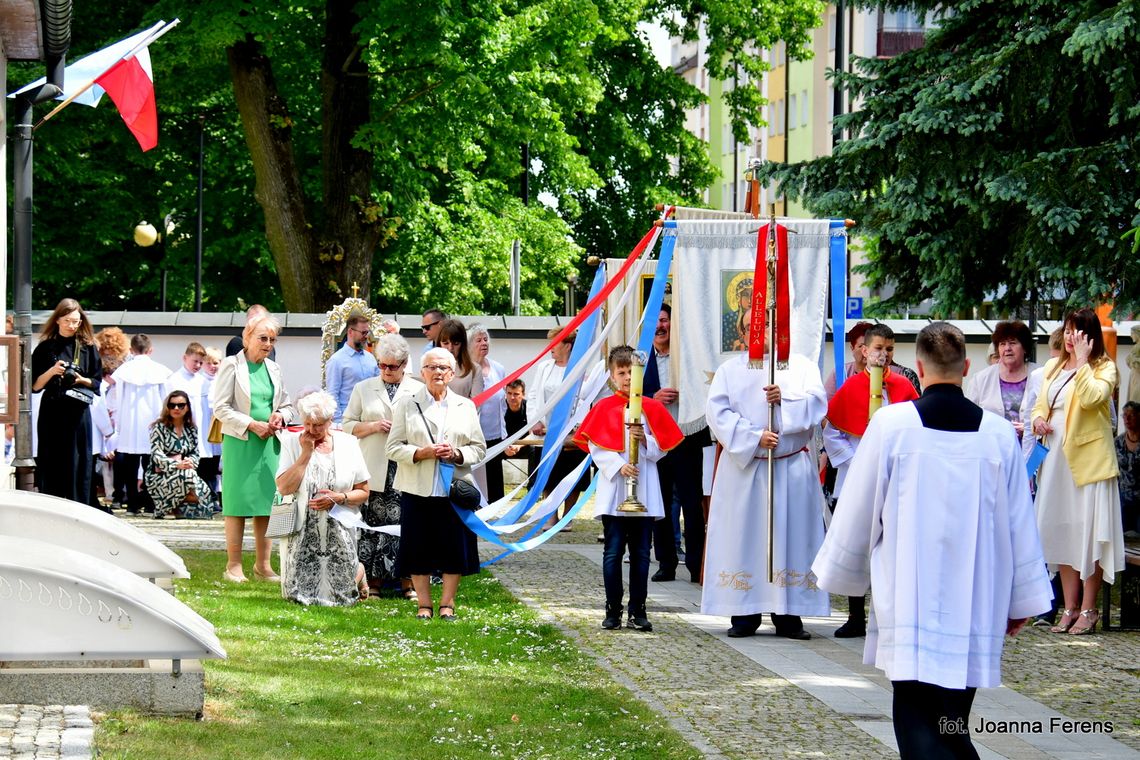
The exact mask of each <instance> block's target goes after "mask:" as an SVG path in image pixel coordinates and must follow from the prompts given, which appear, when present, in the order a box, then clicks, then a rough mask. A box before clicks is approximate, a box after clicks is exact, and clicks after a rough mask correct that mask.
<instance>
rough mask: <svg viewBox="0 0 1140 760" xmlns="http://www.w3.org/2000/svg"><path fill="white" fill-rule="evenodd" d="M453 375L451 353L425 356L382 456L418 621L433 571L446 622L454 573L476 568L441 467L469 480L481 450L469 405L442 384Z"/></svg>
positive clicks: (472, 544)
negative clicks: (391, 471) (389, 463)
mask: <svg viewBox="0 0 1140 760" xmlns="http://www.w3.org/2000/svg"><path fill="white" fill-rule="evenodd" d="M454 374H455V357H454V356H453V355H452V354H451V352H450V351H447V350H446V349H442V348H433V349H431V350H430V351H428V352H427V353H425V354H424V355H423V359H422V360H421V361H420V376H421V377H422V378H423V381H424V387H423V388H421V389H420V390H418V391H416V392H415V393H414V394H412V395H411V396H409V397H407V398H404V399H402V400H401V401H400V402H399V403H398V404H397V405H396V408H395V410H394V411H393V413H392V429H391V430H390V431H389V433H388V458H389V459H392V460H394V461H395V462H396V463H397V467H396V479H395V481H394V482H393V487H394V488H395V489H396V490H398V491H399V492H400V493H401V504H400V531H401V535H400V551H399V558H398V562H397V567H398V571H399V572H400V574H401V575H410V576H411V577H412V587H413V588H414V589H415V591H416V599H417V602H418V604H419V611H418V612H417V613H416V617H417V618H420V619H421V620H430V619H431V617H432V615H433V611H434V610H433V608H432V599H431V585H430V583H429V579H430V576H431V575H432V574H434V573H439V574H440V575H442V576H443V591H442V593H441V595H440V600H439V617H440V619H442V620H447V621H452V620H455V594H456V592H457V591H458V589H459V578H460V576H462V575H473V574H474V573H477V572H479V552H478V549H477V546H476V540H475V534H474V533H472V532H471V531H470V530H469V529H468V528H467V526H466V525H464V524H463V521H462V520H461V519H460V518H459V515H458V514H457V513H456V512H455V509H454V508H453V507H452V504H451V500H450V499H449V498H448V492H447V489H446V487H445V485H444V479H443V469H442V467H441V465H450V466H452V467H454V468H455V469H454V477H456V478H461V477H462V478H466V479H468V480H471V475H470V472H471V465H473V464H476V463H478V462H479V461H480V460H481V459H483V456H484V455H485V454H486V452H487V444H486V442H485V441H484V439H483V431H482V429H481V428H480V426H479V414H478V412H476V411H475V404H473V403H472V402H471V400H470V399H468V398H464V397H463V396H461V395H459V393H457V392H455V391H453V390H449V389H448V383H449V382H450V381H451V379H452V377H453V376H454Z"/></svg>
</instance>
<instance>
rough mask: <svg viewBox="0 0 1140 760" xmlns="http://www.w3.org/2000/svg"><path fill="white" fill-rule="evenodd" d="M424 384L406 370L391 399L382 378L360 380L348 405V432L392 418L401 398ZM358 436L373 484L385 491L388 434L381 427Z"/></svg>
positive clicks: (371, 483)
mask: <svg viewBox="0 0 1140 760" xmlns="http://www.w3.org/2000/svg"><path fill="white" fill-rule="evenodd" d="M423 386H424V384H423V383H422V382H420V381H419V380H418V379H416V378H414V377H412V375H411V374H410V373H407V372H405V373H404V379H403V380H401V381H400V386H399V387H398V388H397V389H396V395H395V396H394V397H393V398H392V399H391V400H388V391H387V389H386V388H385V387H384V380H383V379H382V378H380V377H379V376H377V377H370V378H368V379H367V380H362V381H360V382H359V383H357V384H356V387H355V388H353V389H352V396H351V397H350V398H349V399H348V406H346V407H345V409H344V418H343V421H342V424H343V426H344V432H346V433H349V434H351V433H352V432H353V430H355V428H356V426H357V425H358V424H359V423H361V422H375V421H377V420H390V419H392V411H393V410H394V409H395V408H396V405H397V404H398V403H399V402H400V399H402V398H405V397H407V396H411V395H412V394H414V393H415V392H416V391H417V390H419V389H420V388H423ZM413 408H414V407H413ZM356 440H357V441H358V442H359V443H360V451H361V453H362V454H364V462H365V463H366V464H367V465H368V472H369V475H370V476H371V477H370V478H369V481H368V482H369V488H370V489H371V490H373V491H377V492H379V491H383V490H384V484H385V482H386V481H387V480H388V434H387V433H385V432H383V431H378V432H376V433H372V434H371V435H366V436H364V437H363V438H357V439H356Z"/></svg>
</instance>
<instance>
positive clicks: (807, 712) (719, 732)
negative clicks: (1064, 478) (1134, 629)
mask: <svg viewBox="0 0 1140 760" xmlns="http://www.w3.org/2000/svg"><path fill="white" fill-rule="evenodd" d="M594 532H596V530H595V531H594ZM576 538H577V539H578V542H575V543H571V544H569V545H567V544H554V545H548V546H546V547H544V548H543V549H542V550H539V551H532V552H528V553H526V554H522V555H518V556H515V557H511V558H510V559H509V560H507V561H504V562H501V563H499V564H498V565H496V566H495V568H494V572H495V574H496V576H498V577H499V578H500V579H501V580H502V581H503V583H504V584H506V585H507V587H508V588H510V589H511V590H512V591H513V592H514V593H515V594H516V595H517V596H519V597H520V598H521V599H523V600H524V601H526V602H527V603H528V604H530V605H532V606H534V607H536V608H537V609H539V610H540V611H541V612H542V613H543V614H545V615H546V616H548V617H549V618H550V619H551V620H552V621H554V622H555V623H556V624H558V625H559V626H561V627H562V628H563V630H565V631H566V632H567V633H568V635H569V636H571V637H572V638H573V639H574V640H576V641H577V643H578V644H579V645H580V646H581V647H582V648H584V649H585V650H587V651H589V652H590V653H591V654H592V655H593V656H594V657H595V658H596V659H597V660H598V661H599V662H600V663H601V664H602V666H603V667H605V668H607V669H608V670H609V671H610V672H612V673H613V674H614V675H615V677H616V678H617V679H618V680H619V681H620V682H621V683H623V684H624V685H625V686H627V687H629V688H630V689H632V690H633V691H634V692H635V693H636V694H637V695H638V696H639V697H640V698H642V699H643V700H645V701H646V702H647V703H649V704H650V705H651V706H653V707H654V708H655V709H657V710H658V711H660V712H661V713H662V714H664V715H665V716H666V717H668V718H669V719H670V721H671V722H672V723H673V725H674V726H675V727H676V728H677V729H678V730H679V731H681V733H682V734H683V735H684V736H685V737H686V738H687V739H688V740H689V741H690V742H691V743H692V744H693V746H694V747H695V748H696V749H697V750H699V751H700V752H701V754H702V755H703V756H705V757H712V758H722V757H723V758H752V757H758V756H760V755H761V754H763V755H765V756H773V757H836V756H840V755H841V756H844V757H856V756H858V757H864V758H874V757H894V756H897V748H896V744H895V740H894V731H893V728H892V725H891V721H890V714H891V691H890V684H889V682H887V681H886V679H885V678H884V677H883V676H882V674H881V673H880V672H879V671H877V670H875V669H873V668H870V667H867V666H865V665H863V664H862V645H863V640H862V639H858V640H839V639H835V638H834V636H833V633H834V630H835V628H837V627H838V625H839V624H840V623H841V622H842V620H843V616H841V615H838V614H836V615H834V616H833V617H831V618H807V619H805V626H806V628H807V629H808V630H809V631H811V633H812V634H813V638H812V640H811V641H806V642H798V641H788V640H785V639H780V638H776V637H775V636H774V635H763V634H766V633H767V634H771V633H772V628H771V626H770V625H765V627H764V628H762V629H761V635H759V636H756V637H753V638H748V639H729V638H728V637H727V636H725V631H726V629H727V627H728V620H727V618H718V617H710V616H706V615H701V614H699V609H700V587H699V586H697V585H696V584H691V583H687V582H685V581H682V580H678V581H674V582H671V583H650V589H649V591H650V594H649V607H648V612H649V617H650V620H651V621H652V622H653V626H654V630H653V632H652V633H649V634H644V633H638V632H636V631H632V630H628V629H623V630H621V631H605V630H602V629H601V628H600V625H599V624H600V622H601V618H602V617H603V609H602V608H603V606H604V604H603V602H604V593H603V589H602V583H601V547H600V546H598V545H597V544H593V543H589V542H588V541H587V542H581V540H580V537H577V536H573V537H571V539H570V540H571V541H574V540H575V539H576ZM1008 652H1009V654H1008V656H1007V658H1006V667H1005V676H1004V677H1005V680H1006V682H1007V683H1008V684H1009V685H1011V686H1014V687H1015V688H1008V687H1003V688H1000V689H983V690H980V691H979V692H978V696H977V698H976V700H975V703H974V711H973V716H972V722H971V725H970V728H971V731H972V738H973V739H974V743H975V746H976V747H977V748H978V750H979V754H980V755H981V757H982V758H987V759H989V758H1026V759H1027V760H1028V759H1029V758H1041V757H1046V758H1049V757H1055V758H1078V757H1080V758H1128V757H1140V752H1138V751H1137V750H1140V724H1138V720H1137V716H1138V715H1140V673H1138V671H1137V670H1136V669H1135V668H1136V667H1137V662H1138V656H1140V636H1137V634H1135V633H1112V634H1107V635H1100V636H1091V637H1067V636H1057V635H1051V634H1049V633H1047V632H1046V631H1045V629H1042V628H1036V629H1028V630H1026V631H1025V632H1024V633H1022V634H1021V635H1019V636H1018V637H1017V638H1015V639H1014V640H1013V641H1011V642H1010V644H1009V648H1008ZM1062 711H1063V712H1062ZM1078 721H1088V722H1089V725H1083V726H1082V725H1079V724H1078V723H1077V722H1078ZM1097 721H1099V724H1097V723H1096V722H1097ZM1011 723H1014V724H1015V725H1012V726H1011V725H1010V724H1011ZM1108 723H1111V724H1112V727H1111V731H1112V732H1111V733H1108V732H1107V725H1108ZM1098 726H1099V727H1098ZM976 728H977V729H979V730H978V731H977V732H975V731H974V729H976Z"/></svg>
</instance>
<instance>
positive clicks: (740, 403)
mask: <svg viewBox="0 0 1140 760" xmlns="http://www.w3.org/2000/svg"><path fill="white" fill-rule="evenodd" d="M770 360H771V357H769V358H768V361H770ZM767 380H768V370H767V369H753V368H751V367H749V366H748V356H747V354H739V355H737V356H734V357H733V358H731V359H729V360H728V361H727V362H725V363H724V364H723V365H721V367H720V368H719V369H718V370H717V371H716V375H714V377H713V380H712V387H711V388H710V389H709V397H708V404H707V406H706V409H705V413H706V417H707V419H708V423H709V432H711V433H712V436H713V438H715V439H716V440H717V441H718V442H719V443H720V445H721V446H723V447H724V450H723V451H722V453H721V455H720V460H719V462H718V464H717V469H716V474H715V476H714V480H713V491H712V504H711V507H710V509H709V525H708V536H707V538H706V547H707V548H706V551H705V579H704V580H705V582H704V587H703V590H702V593H701V612H703V613H705V614H707V615H729V616H731V618H732V627H731V628H730V629H729V631H728V635H729V636H731V637H733V638H740V637H744V636H751V635H753V634H754V633H756V630H757V629H758V628H759V627H760V623H761V618H762V615H763V613H765V612H768V613H771V616H772V622H773V624H774V625H775V627H776V635H778V636H784V637H786V638H791V639H810V638H811V634H809V633H808V632H807V631H805V630H804V627H803V621H802V620H801V619H800V617H799V616H800V615H813V616H827V615H828V614H830V613H829V607H828V597H827V594H825V593H823V592H821V591H820V590H819V589H818V588H817V587H816V584H815V576H813V575H812V574H811V569H810V568H811V561H812V558H814V557H815V554H816V551H818V549H819V546H820V544H821V543H822V542H823V491H822V490H821V489H820V484H819V475H818V473H817V472H816V469H815V467H814V466H813V464H812V457H811V454H810V452H809V444H810V442H811V439H812V435H813V433H814V432H815V430H816V428H817V427H818V426H819V423H820V421H821V420H822V419H823V416H824V414H825V413H826V412H827V395H826V393H825V392H824V389H823V381H822V379H821V378H820V374H819V369H818V368H817V367H816V365H815V364H814V363H812V362H811V361H809V360H808V359H806V358H805V357H803V356H799V355H796V354H792V355H791V356H789V361H788V368H787V369H779V368H777V370H776V384H775V385H768V384H767ZM769 402H772V403H775V404H776V429H775V430H768V429H767V427H768V404H769ZM769 449H773V450H774V454H775V457H776V462H775V499H774V504H773V509H775V515H774V528H773V536H774V537H775V540H774V541H773V552H772V554H773V582H772V583H768V581H767V573H768V556H767V547H768V520H767V504H766V502H767V493H768V463H767V459H768V450H769Z"/></svg>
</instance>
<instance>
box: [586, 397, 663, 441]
mask: <svg viewBox="0 0 1140 760" xmlns="http://www.w3.org/2000/svg"><path fill="white" fill-rule="evenodd" d="M628 401H629V397H628V396H626V395H625V394H624V393H620V392H619V393H615V394H614V395H612V396H610V397H608V398H604V399H602V400H601V401H599V402H598V403H596V404H594V408H593V409H591V410H590V413H589V414H587V415H586V419H584V420H582V424H581V426H579V428H578V432H577V433H576V434H575V435H574V443H575V444H576V445H577V446H578V447H579V448H580V449H582V450H583V451H589V450H590V446H589V445H590V444H591V443H592V444H594V445H595V446H597V447H598V448H601V449H605V450H607V451H625V447H626V439H627V438H628V437H629V433H628V431H627V430H626V427H625V405H626V403H627V402H628ZM641 413H642V417H641V422H642V424H644V425H647V426H648V427H649V430H650V432H652V433H653V437H654V438H656V439H657V445H658V446H659V447H660V448H661V450H662V451H669V450H671V449H674V448H676V447H677V446H678V445H680V443H681V440H682V439H683V438H684V437H685V434H684V433H682V432H681V428H679V427H677V423H676V422H675V421H674V420H673V417H672V415H670V414H669V410H668V409H666V408H665V405H664V404H662V403H661V402H660V401H657V400H656V399H652V398H649V397H642V399H641Z"/></svg>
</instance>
